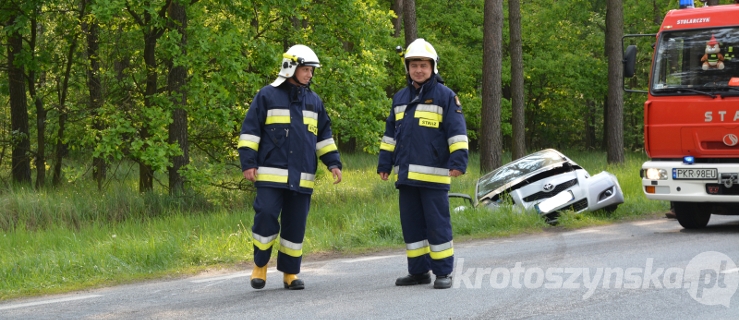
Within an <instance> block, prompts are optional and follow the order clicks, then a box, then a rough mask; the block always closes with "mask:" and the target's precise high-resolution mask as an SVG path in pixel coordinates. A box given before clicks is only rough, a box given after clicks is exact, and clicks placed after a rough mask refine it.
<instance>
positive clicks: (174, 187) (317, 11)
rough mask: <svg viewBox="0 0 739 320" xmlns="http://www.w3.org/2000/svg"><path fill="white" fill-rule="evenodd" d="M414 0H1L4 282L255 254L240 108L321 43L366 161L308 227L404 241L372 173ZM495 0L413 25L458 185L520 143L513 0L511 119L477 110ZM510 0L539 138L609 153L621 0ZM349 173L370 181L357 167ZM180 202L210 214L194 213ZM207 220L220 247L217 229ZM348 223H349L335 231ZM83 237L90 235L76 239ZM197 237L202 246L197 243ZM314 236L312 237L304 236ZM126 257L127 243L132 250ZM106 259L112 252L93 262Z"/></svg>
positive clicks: (657, 8)
mask: <svg viewBox="0 0 739 320" xmlns="http://www.w3.org/2000/svg"><path fill="white" fill-rule="evenodd" d="M409 1H411V0H404V1H403V0H366V1H360V0H294V1H279V0H253V1H240V0H236V1H213V0H190V1H179V0H3V1H2V2H0V31H1V32H0V43H1V44H2V45H3V47H4V48H5V50H2V51H0V60H2V61H4V62H5V63H4V64H2V65H1V66H0V106H2V108H1V109H0V182H1V183H2V186H0V230H2V232H3V241H4V242H1V243H2V244H3V245H2V247H3V248H4V249H3V250H5V251H2V253H3V254H1V255H0V256H3V258H2V259H0V275H2V278H3V279H4V280H3V281H0V289H1V290H0V299H2V298H3V297H6V298H7V297H8V296H13V295H17V294H28V293H32V292H48V290H52V291H53V290H60V288H66V289H69V288H73V287H75V286H78V285H80V283H82V286H84V283H88V285H89V284H90V283H92V284H94V283H106V281H113V280H114V281H123V280H125V279H127V278H129V277H128V276H123V275H122V274H123V273H125V274H126V275H131V276H130V277H132V278H140V277H141V276H142V275H144V276H145V275H147V274H158V273H161V272H165V273H166V272H169V271H171V270H173V269H177V268H179V266H181V265H186V266H193V265H194V266H202V265H208V264H211V263H220V262H234V261H241V260H239V259H243V258H244V257H245V256H246V257H248V256H249V250H250V245H249V241H250V239H249V238H248V236H242V231H243V232H247V231H246V230H248V229H249V224H250V221H249V220H250V219H249V217H248V216H238V217H233V216H230V214H231V213H233V212H236V213H238V214H242V213H244V212H248V210H249V206H250V199H251V198H252V197H253V192H254V190H253V187H252V185H251V183H248V182H247V181H245V180H244V179H243V177H242V175H241V172H240V171H241V170H240V168H239V163H238V154H237V152H236V145H237V141H238V135H239V131H240V125H241V121H242V120H243V117H244V115H245V114H246V110H247V109H248V107H249V104H250V103H251V99H252V98H253V96H254V95H255V93H256V92H257V91H258V90H259V89H260V88H261V87H263V86H264V85H267V84H269V83H270V82H271V81H273V80H274V79H275V77H276V76H277V72H278V71H279V63H280V61H281V59H282V53H283V52H285V51H286V50H287V48H289V47H290V46H291V45H293V44H305V45H308V46H310V47H311V48H313V50H314V51H315V52H316V54H317V55H318V57H319V59H320V60H321V64H322V67H321V68H319V69H318V70H317V71H316V73H315V77H314V81H313V84H312V85H311V89H312V90H314V91H315V92H317V93H318V95H319V96H320V97H321V98H322V99H323V101H324V104H325V105H326V107H327V110H328V111H329V114H330V117H331V119H332V126H333V132H334V134H335V140H336V141H337V144H338V146H339V149H340V151H341V152H342V154H343V155H346V156H347V158H348V163H350V164H351V165H353V166H354V168H349V169H354V170H357V171H351V170H347V173H348V174H347V176H346V178H349V180H348V181H346V182H345V183H344V184H345V185H346V186H345V187H342V188H343V189H341V190H343V191H342V192H345V194H344V193H339V192H336V190H334V189H327V190H328V191H325V190H324V191H320V192H319V194H317V196H316V197H314V198H316V199H317V200H316V201H315V202H314V207H315V206H319V207H320V208H321V209H319V210H316V209H315V208H314V209H312V211H311V212H312V215H315V216H316V217H321V214H326V212H329V213H328V215H327V216H325V218H318V219H322V220H319V221H318V222H314V223H316V224H315V225H311V226H309V227H310V228H313V229H315V230H321V231H318V232H325V233H327V237H329V236H330V237H335V238H331V239H332V240H331V241H335V242H330V243H329V241H326V243H323V244H324V246H321V245H320V244H319V242H320V241H318V240H316V241H315V245H316V247H315V248H318V250H322V249H338V250H341V249H342V248H344V246H349V245H350V244H352V243H360V244H362V245H365V247H366V246H370V247H371V246H373V245H374V244H373V243H371V242H366V241H368V240H367V239H365V238H364V237H363V236H361V235H362V234H363V233H362V232H365V231H367V230H365V229H363V228H365V227H366V228H368V229H369V232H371V233H372V234H374V235H375V236H377V239H382V241H383V242H382V243H384V244H385V245H387V244H388V243H401V242H402V238H400V230H399V225H398V223H396V222H397V221H395V220H394V219H395V218H396V217H395V215H394V213H395V212H396V211H397V210H396V209H397V208H396V207H397V205H396V202H397V201H394V200H393V199H394V198H393V197H394V196H395V193H394V190H393V189H392V187H391V186H381V187H378V186H376V185H374V184H372V185H368V184H367V182H366V181H369V179H373V178H376V177H374V176H373V175H374V172H373V166H374V163H373V162H374V161H375V157H376V156H375V154H376V153H377V152H378V151H379V142H380V138H381V135H382V133H383V131H384V123H385V119H386V117H387V114H388V113H389V110H390V106H391V97H392V95H393V93H395V92H396V91H398V90H399V89H400V88H402V87H403V86H405V69H404V67H403V65H402V62H401V59H400V57H399V56H398V54H397V53H396V47H397V46H401V47H404V46H405V45H406V44H407V43H408V41H407V36H406V37H405V38H404V36H403V33H404V31H407V30H404V24H403V22H402V19H399V18H398V14H396V12H400V11H402V8H403V7H405V6H406V5H407V4H408V2H409ZM488 2H495V1H489V0H488V1H485V0H464V1H448V0H446V1H445V0H441V1H427V0H415V1H414V2H413V3H414V5H415V18H416V26H414V27H417V30H416V31H417V36H418V37H421V38H425V39H426V40H428V41H429V42H430V43H432V44H433V45H434V47H435V48H436V50H437V52H438V53H439V56H440V61H439V71H440V73H441V75H442V77H443V78H444V80H445V84H446V85H447V86H449V87H450V88H451V89H452V90H454V91H455V92H457V93H458V95H459V97H460V100H461V102H462V105H463V110H464V113H465V117H466V121H467V128H468V136H469V138H470V149H471V151H472V153H473V157H472V159H473V162H472V163H471V166H475V167H474V168H472V169H471V170H470V175H468V176H467V177H465V178H464V179H463V180H462V183H461V185H462V186H461V190H463V191H470V190H472V189H474V179H475V176H473V175H479V174H480V171H481V170H479V169H478V168H477V166H479V165H480V163H481V162H482V161H479V160H478V159H480V158H482V156H481V155H479V151H480V148H479V147H480V143H479V142H480V140H481V136H482V131H484V130H483V129H485V130H487V129H489V128H490V127H491V126H494V127H495V128H499V131H500V135H501V137H502V139H501V141H500V144H499V145H498V146H497V147H499V148H500V153H505V155H503V154H500V155H497V156H498V159H506V161H510V160H511V154H510V150H511V148H512V147H513V144H514V138H513V136H514V134H513V131H514V130H513V125H512V123H511V122H512V117H513V116H512V114H513V110H512V102H511V101H512V99H513V98H512V96H513V92H514V91H515V90H514V89H520V87H514V86H513V85H512V80H511V79H512V73H511V70H512V63H511V61H512V60H516V59H511V57H512V55H511V52H518V51H516V50H512V46H511V41H510V38H511V37H510V36H509V35H510V31H511V30H510V29H509V26H510V24H509V23H508V21H509V18H510V17H509V16H508V14H509V10H508V5H509V4H510V3H514V2H513V1H505V2H503V1H500V0H498V1H497V3H499V4H502V5H501V8H503V5H504V6H505V10H502V12H501V14H503V13H504V15H503V16H502V19H498V20H497V21H496V23H498V24H499V25H502V26H501V27H502V30H501V31H502V32H501V34H499V36H500V39H502V42H501V43H497V44H496V45H498V46H499V48H502V52H501V53H502V56H501V59H500V61H498V63H499V64H500V66H501V68H500V74H499V75H498V76H499V77H500V88H499V89H500V91H499V92H500V93H501V97H500V99H499V101H496V104H495V105H496V106H498V107H499V109H498V110H497V112H499V114H500V119H499V120H500V123H496V124H491V123H487V122H486V120H483V119H487V118H486V117H483V115H482V111H483V105H484V101H483V100H484V99H483V98H482V97H483V96H484V92H483V91H484V90H483V89H485V87H484V85H483V84H484V83H485V81H484V77H485V76H486V73H485V72H484V71H483V70H485V68H484V64H485V59H484V58H483V54H484V52H483V51H484V49H483V47H484V43H485V41H484V36H485V35H484V31H485V30H484V29H485V28H484V27H483V25H484V11H485V10H484V9H485V6H486V4H487V3H488ZM619 2H622V8H623V34H635V33H655V32H656V31H657V30H658V28H659V24H660V22H661V20H662V18H663V16H664V14H665V13H666V12H667V11H668V10H670V9H676V8H677V1H676V0H669V1H668V0H650V1H637V0H622V1H619ZM721 2H722V3H727V1H724V0H722V1H721ZM515 3H516V5H520V28H521V30H520V31H521V33H520V35H521V40H522V42H521V50H520V51H521V53H520V54H516V55H515V57H517V58H521V60H522V61H523V87H522V88H523V111H524V119H525V122H524V132H525V135H524V139H525V146H526V149H527V150H529V151H536V150H540V149H543V148H557V149H561V150H569V151H570V152H573V153H574V154H576V155H577V156H576V157H575V158H576V160H577V159H588V160H587V161H586V163H587V164H591V163H592V164H591V165H589V166H586V168H588V169H590V170H591V171H592V170H593V169H594V168H597V169H601V168H602V169H606V167H605V165H604V164H603V163H602V162H603V161H600V160H601V155H602V154H603V152H604V150H606V147H607V146H606V145H607V140H608V137H607V132H608V130H607V128H608V126H609V125H613V123H610V124H609V119H610V118H611V117H609V116H608V109H609V108H607V107H606V106H607V101H608V92H609V87H608V70H609V68H608V57H607V55H606V52H607V50H606V47H607V45H606V31H607V30H606V29H607V28H606V11H607V7H608V6H609V2H608V1H606V0H571V1H556V0H531V1H522V2H518V1H515ZM650 54H651V52H649V51H648V50H646V51H640V53H639V60H640V62H641V63H640V64H638V65H640V66H641V67H642V68H643V69H640V70H638V71H637V72H638V73H637V77H635V78H632V79H630V80H629V81H630V85H631V86H632V87H638V86H640V85H644V84H645V83H646V81H647V70H646V68H648V66H649V61H650ZM488 72H489V71H488ZM487 75H489V74H487ZM645 99H646V96H644V95H624V96H623V103H622V106H621V107H622V109H621V110H622V116H623V117H622V119H623V123H622V125H623V132H622V134H623V137H622V139H623V149H624V151H626V152H627V153H628V157H627V161H626V164H625V165H626V166H630V167H628V168H631V167H635V168H638V166H639V164H640V162H641V161H643V160H644V158H645V156H644V155H643V150H642V148H643V140H642V139H643V136H642V132H643V124H642V120H643V111H642V106H643V102H644V100H645ZM567 154H570V153H569V152H567ZM593 159H595V160H593ZM578 162H579V161H578ZM609 162H610V161H609ZM581 164H582V163H581ZM357 168H360V169H357ZM607 169H608V170H609V171H617V172H616V174H617V175H619V174H622V176H619V178H621V177H623V176H634V177H637V176H638V175H636V173H633V172H630V171H628V170H626V169H624V167H621V168H611V167H609V168H607ZM324 171H325V169H321V170H320V171H319V173H318V175H317V182H318V183H317V189H318V190H321V188H328V186H326V185H323V184H322V182H321V181H323V179H324V178H325V177H323V175H324V174H325V172H324ZM483 172H484V171H483ZM352 175H354V176H352ZM352 177H354V178H355V179H356V178H359V180H361V181H364V182H361V181H358V180H357V181H355V182H351V179H352ZM622 186H623V187H624V189H626V188H630V187H629V186H632V187H633V190H632V191H630V192H628V195H627V196H629V195H633V196H634V197H638V196H640V195H641V192H640V189H639V186H638V181H636V182H625V181H623V182H622ZM468 193H469V192H468ZM642 198H643V197H642ZM378 199H381V200H382V201H383V202H386V203H383V204H382V205H379V206H377V207H375V208H374V209H373V211H372V214H369V215H367V216H354V218H351V219H356V220H350V221H347V220H346V219H350V218H347V217H346V216H345V210H347V208H346V207H336V206H337V205H338V204H341V203H342V202H345V203H349V204H350V205H352V206H354V207H351V210H355V209H356V211H357V212H360V213H361V212H365V211H366V210H369V209H371V208H368V207H367V203H368V202H372V201H380V200H378ZM655 205H656V207H649V208H647V209H644V210H641V209H637V208H636V207H638V206H643V207H648V206H649V205H643V203H641V202H640V203H633V204H631V205H629V206H627V208H628V209H626V210H624V209H619V211H618V212H622V214H627V215H628V214H639V213H640V212H654V211H655V210H659V209H660V208H664V204H662V203H658V204H655ZM332 206H333V207H332ZM655 208H656V209H655ZM642 209H643V208H642ZM342 210H344V211H342ZM379 211H382V212H379ZM203 213H204V214H205V217H203V216H201V215H200V214H203ZM208 215H210V216H208ZM183 216H192V217H196V218H195V219H196V220H194V221H190V220H188V221H189V222H187V223H183V222H182V221H181V220H180V219H185V218H183ZM378 216H379V218H378ZM158 218H162V219H158ZM373 219H374V220H373ZM455 219H457V218H455ZM459 219H461V218H459ZM480 219H482V220H480ZM485 219H489V218H487V217H481V216H480V215H474V216H471V217H470V221H469V225H470V226H475V225H478V226H489V225H493V224H500V223H499V222H500V221H498V220H496V222H490V224H488V223H480V221H483V220H485ZM494 219H499V218H494ZM242 220H243V221H242ZM514 220H515V219H514ZM163 221H164V222H163ZM167 221H169V222H167ZM527 221H528V222H524V224H525V225H527V226H528V227H525V228H529V227H531V226H532V225H533V226H534V227H535V228H540V227H542V224H541V222H540V221H539V220H538V219H534V220H527ZM531 221H535V222H531ZM563 221H566V219H564V220H563ZM128 223H133V224H128ZM160 223H163V225H159V224H160ZM322 223H323V224H322ZM455 223H456V222H455ZM211 224H214V225H215V226H212V228H214V230H216V231H214V235H213V237H214V238H215V239H216V240H213V242H216V243H218V244H215V245H212V244H208V245H205V242H206V241H205V240H203V239H205V238H206V237H205V236H204V233H206V231H207V230H210V229H209V226H210V225H211ZM502 224H503V225H505V224H506V223H502ZM157 226H159V227H157ZM226 226H228V227H226ZM358 226H359V227H358ZM363 226H364V227H363ZM179 227H181V228H182V230H179V229H178V228H179ZM350 227H351V228H354V229H353V230H350V231H347V232H350V233H349V234H337V233H336V232H334V231H337V230H347V229H346V228H350ZM157 228H158V229H157ZM229 228H230V229H234V228H235V229H234V230H230V229H229ZM455 228H456V225H455ZM459 228H467V227H466V226H465V224H460V227H459ZM474 228H476V227H474ZM474 228H473V229H474ZM322 229H326V230H325V231H323V230H322ZM90 230H93V231H92V232H91V231H90ZM158 230H165V232H164V233H163V234H162V232H157V231H158ZM178 230H179V231H181V233H177V232H176V231H178ZM218 230H220V231H218ZM474 230H477V229H474ZM123 232H130V235H129V236H130V240H132V241H130V243H129V244H128V245H126V246H124V247H118V246H119V245H120V244H117V242H115V241H119V240H121V238H122V236H121V233H123ZM218 232H220V233H222V234H221V235H218V234H216V233H218ZM311 232H312V231H309V232H308V233H309V235H310V233H311ZM459 232H460V230H459V229H455V234H456V233H459ZM464 232H465V231H463V234H464ZM466 232H467V233H469V232H472V231H469V230H467V231H466ZM484 232H488V233H486V234H489V231H484ZM247 233H248V232H247ZM472 233H474V232H472ZM83 234H85V236H86V237H88V240H81V239H82V238H81V237H82V235H83ZM116 235H118V236H117V237H116ZM234 235H236V236H234ZM147 237H149V238H147ZM139 238H141V239H139ZM319 238H320V237H319ZM116 239H117V240H116ZM218 239H220V240H218ZM347 241H348V242H347ZM29 243H30V245H29ZM193 243H196V244H203V246H201V247H197V248H196V249H191V250H190V249H183V248H185V247H186V246H188V245H192V244H193ZM209 245H210V246H213V247H209ZM59 247H63V248H61V249H60V248H59ZM97 247H105V249H103V250H104V251H102V252H103V253H99V252H96V251H95V250H93V248H97ZM122 248H123V249H122ZM235 248H236V249H235ZM65 250H66V251H65ZM188 250H189V251H188ZM306 251H307V252H310V251H311V245H310V244H309V245H308V246H307V249H306ZM69 252H72V253H69ZM127 254H128V257H129V258H128V259H130V260H127V258H124V257H126V256H127ZM29 257H31V258H29ZM70 257H72V258H70ZM106 257H107V258H106ZM98 258H101V259H102V258H105V259H108V260H105V261H103V262H99V261H98V262H96V259H98ZM170 260H171V261H170ZM121 261H126V263H122V262H121ZM172 261H174V262H172ZM170 262H171V263H170ZM104 265H108V266H109V268H108V269H107V271H106V272H102V271H101V268H103V266H104ZM177 270H179V269H177ZM80 272H81V273H80ZM77 273H79V274H77ZM75 274H76V276H75ZM70 279H72V280H70ZM90 279H93V280H90ZM95 279H96V280H95ZM70 281H71V284H70V283H69V282H70ZM70 286H71V287H70ZM44 290H47V291H44ZM10 292H12V293H10Z"/></svg>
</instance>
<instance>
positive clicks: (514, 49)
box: [508, 0, 526, 160]
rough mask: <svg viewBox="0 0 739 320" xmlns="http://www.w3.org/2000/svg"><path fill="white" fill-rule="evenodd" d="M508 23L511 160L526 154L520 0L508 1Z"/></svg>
mask: <svg viewBox="0 0 739 320" xmlns="http://www.w3.org/2000/svg"><path fill="white" fill-rule="evenodd" d="M508 11H509V13H508V21H509V22H508V25H509V29H510V37H511V43H510V50H511V108H512V122H513V123H512V124H513V140H512V146H513V148H512V150H511V151H512V155H511V160H515V159H518V158H521V157H523V156H525V155H526V119H525V114H524V107H525V103H524V100H523V99H524V84H523V81H524V79H523V48H522V46H523V42H522V41H521V2H520V0H509V1H508Z"/></svg>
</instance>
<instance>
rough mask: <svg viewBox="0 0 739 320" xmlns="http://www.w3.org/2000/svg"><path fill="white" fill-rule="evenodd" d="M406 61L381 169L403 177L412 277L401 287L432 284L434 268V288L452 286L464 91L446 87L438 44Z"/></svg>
mask: <svg viewBox="0 0 739 320" xmlns="http://www.w3.org/2000/svg"><path fill="white" fill-rule="evenodd" d="M404 60H405V67H406V72H407V74H408V79H407V80H408V86H407V87H406V88H403V89H402V90H400V91H399V92H398V93H396V94H395V96H394V97H393V106H392V109H391V110H390V115H389V116H388V118H387V121H386V125H385V134H384V136H383V138H382V142H381V144H380V157H379V164H378V166H377V173H378V174H379V175H380V178H381V179H382V180H387V179H388V177H389V175H390V172H391V171H392V172H395V173H397V182H396V183H395V186H396V188H397V189H398V190H399V193H400V195H399V205H400V222H401V226H402V229H403V239H404V241H405V244H406V254H407V257H408V273H409V274H408V275H407V276H405V277H401V278H398V279H397V280H396V281H395V284H396V285H398V286H405V285H415V284H428V283H431V275H430V274H429V270H431V271H432V272H433V273H434V275H436V279H435V280H434V288H437V289H446V288H449V287H451V286H452V277H451V273H452V269H453V267H454V247H453V243H452V224H451V219H450V214H449V199H448V192H449V186H450V184H451V177H457V176H460V175H462V174H464V172H465V171H466V169H467V158H468V140H467V129H466V125H465V120H464V116H463V115H462V108H461V105H460V103H459V99H458V98H457V95H456V93H454V91H452V90H451V89H449V88H447V87H446V86H444V85H443V84H442V83H441V82H440V81H441V78H440V77H439V76H438V73H439V72H438V55H437V54H436V50H434V47H433V46H431V44H430V43H428V42H426V41H425V40H424V39H417V40H415V41H413V42H412V43H411V44H410V45H409V46H408V48H407V50H406V51H405V55H404Z"/></svg>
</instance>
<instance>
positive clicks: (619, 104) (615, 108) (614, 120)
mask: <svg viewBox="0 0 739 320" xmlns="http://www.w3.org/2000/svg"><path fill="white" fill-rule="evenodd" d="M607 8H608V9H607V10H608V11H607V12H606V55H607V56H608V101H607V107H608V117H609V119H608V127H607V128H606V129H607V131H608V140H607V142H608V145H607V153H608V163H623V162H624V136H623V92H622V91H621V81H622V80H621V79H622V77H623V62H622V60H623V53H622V52H621V37H622V35H623V23H624V22H623V20H624V19H623V18H624V17H623V8H622V3H621V0H609V1H608V6H607Z"/></svg>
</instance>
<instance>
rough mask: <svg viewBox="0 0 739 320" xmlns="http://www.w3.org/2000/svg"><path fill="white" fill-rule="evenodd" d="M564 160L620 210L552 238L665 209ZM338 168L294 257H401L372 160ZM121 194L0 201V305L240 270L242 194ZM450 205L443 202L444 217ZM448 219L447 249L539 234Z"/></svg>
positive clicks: (488, 218)
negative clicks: (598, 182) (610, 194)
mask: <svg viewBox="0 0 739 320" xmlns="http://www.w3.org/2000/svg"><path fill="white" fill-rule="evenodd" d="M565 154H567V155H568V156H570V157H571V158H572V159H574V160H575V161H576V162H578V163H579V164H580V165H582V166H583V167H585V168H586V169H587V170H588V171H589V172H590V173H591V175H593V174H596V173H598V172H600V171H604V170H605V171H609V172H611V173H613V174H615V175H616V176H617V177H618V179H619V183H620V185H621V188H622V189H623V191H624V193H625V197H626V201H625V203H624V204H622V205H621V206H619V208H618V210H617V211H616V212H614V213H613V214H611V215H606V214H605V213H603V212H594V213H587V214H579V215H574V214H564V215H563V216H562V217H561V218H560V221H561V222H560V225H559V226H558V228H579V227H584V226H590V225H599V224H608V223H613V222H615V221H622V220H628V219H638V218H640V217H643V216H645V215H650V214H653V213H655V212H664V211H666V210H667V209H668V206H667V203H665V202H660V201H648V200H647V199H646V198H645V197H644V196H643V195H642V193H641V183H640V178H639V175H638V170H639V168H640V166H641V163H642V162H643V161H644V160H645V159H646V158H645V157H644V156H643V155H641V154H628V155H627V161H626V163H625V164H624V165H621V166H608V165H607V164H606V155H605V153H593V152H565ZM508 156H510V155H508ZM343 161H344V163H345V167H344V171H343V173H344V177H343V178H344V181H343V182H342V183H340V184H338V185H333V184H332V182H331V177H330V174H329V173H328V172H327V171H326V170H325V168H321V169H320V171H319V173H318V174H317V182H316V188H315V190H316V192H315V194H314V196H313V200H312V205H311V207H312V208H311V213H310V215H309V217H308V227H307V230H306V239H305V242H304V247H303V248H304V252H305V254H306V256H310V255H311V254H314V255H318V254H319V253H331V254H358V253H365V252H372V251H377V250H383V249H398V250H399V251H402V247H403V239H402V233H401V229H400V222H399V218H398V208H397V206H398V204H397V203H398V198H397V191H396V190H395V188H394V185H393V183H392V182H389V181H381V180H380V179H379V178H378V177H377V174H376V173H375V166H376V157H375V156H372V155H366V154H354V155H343ZM478 161H479V159H478V157H477V156H476V155H472V157H471V159H470V162H471V163H470V169H469V172H468V174H466V175H464V176H462V177H460V178H457V179H455V180H454V181H453V183H452V190H451V192H461V193H467V194H472V193H473V191H474V184H475V181H476V178H478V177H479V176H480V173H479V162H478ZM505 161H506V162H507V161H508V160H505ZM234 174H238V173H234ZM134 176H135V175H134ZM129 189H132V188H129V187H126V188H120V189H119V190H116V191H115V194H111V193H108V194H104V195H102V194H99V193H97V192H96V191H94V190H95V189H94V187H91V186H70V187H69V188H68V189H66V190H64V191H59V192H54V193H44V192H41V193H37V192H35V191H27V190H10V191H4V192H3V193H2V194H0V208H3V209H2V214H0V227H2V229H0V234H1V236H0V300H4V299H10V298H16V297H22V296H31V295H40V294H50V293H60V292H67V291H72V290H79V289H85V288H92V287H100V286H108V285H114V284H120V283H127V282H132V281H139V280H144V279H153V278H160V277H168V276H181V275H187V274H193V273H197V272H199V271H203V270H205V269H209V268H231V267H242V268H243V267H244V264H245V263H246V262H248V261H250V260H251V254H252V246H251V237H250V235H251V231H250V230H251V222H252V217H253V211H251V202H252V200H253V199H252V196H253V195H251V194H250V193H246V192H237V191H218V192H217V193H214V194H209V195H208V196H207V198H208V200H206V199H205V198H199V197H188V198H179V199H172V198H170V197H168V196H166V195H156V194H150V195H145V196H141V195H140V194H138V193H136V192H135V191H127V190H129ZM213 199H217V200H215V201H214V200H213ZM462 204H463V203H462V202H461V201H460V200H452V207H454V206H458V205H462ZM452 219H453V220H452V223H453V227H454V235H455V241H457V242H459V241H464V240H465V239H476V238H486V237H500V236H508V235H513V234H520V233H533V232H541V231H542V230H544V229H546V228H549V227H550V226H548V225H547V224H545V223H544V222H543V221H542V220H541V219H540V218H539V217H538V216H536V215H534V214H517V213H514V212H510V211H502V212H497V213H496V214H490V212H488V211H486V210H484V209H481V210H478V209H468V210H463V211H460V212H456V213H454V214H453V218H452Z"/></svg>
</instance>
